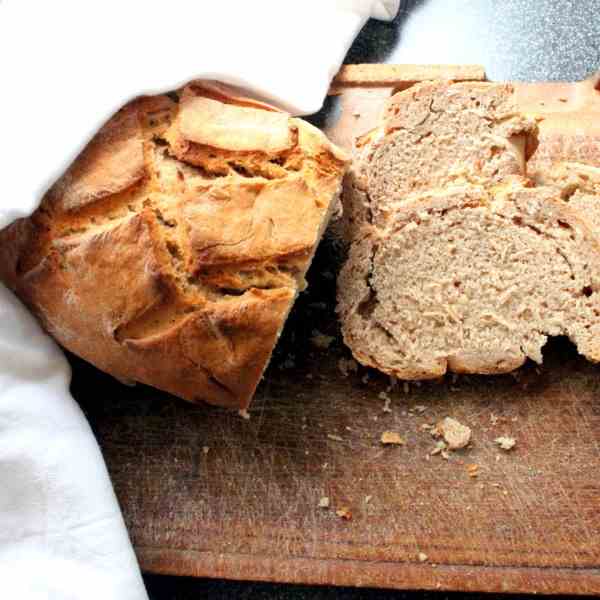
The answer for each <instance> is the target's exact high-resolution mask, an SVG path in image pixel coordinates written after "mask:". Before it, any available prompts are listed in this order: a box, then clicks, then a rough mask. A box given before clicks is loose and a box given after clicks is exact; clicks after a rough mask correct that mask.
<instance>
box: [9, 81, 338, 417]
mask: <svg viewBox="0 0 600 600" xmlns="http://www.w3.org/2000/svg"><path fill="white" fill-rule="evenodd" d="M347 161H348V159H347V157H346V156H345V154H344V153H342V152H341V151H340V150H338V149H337V148H335V147H334V146H333V145H332V144H331V143H329V141H328V140H327V139H326V138H325V137H324V135H323V134H322V133H321V132H320V131H318V130H317V129H315V128H314V127H312V126H311V125H310V124H308V123H306V122H304V121H302V120H299V119H296V118H291V117H290V116H289V115H288V114H285V113H282V112H280V111H278V110H276V109H274V108H273V107H270V106H268V105H265V104H263V103H260V102H257V101H255V100H252V99H249V98H245V97H243V96H242V95H241V94H240V93H239V91H238V90H235V89H233V88H230V87H227V86H223V85H220V84H216V83H212V82H196V83H194V84H191V85H188V86H187V87H186V88H185V89H183V91H182V92H181V94H180V95H179V96H178V97H175V98H173V97H167V96H159V97H148V98H142V99H139V100H136V101H134V102H132V103H131V104H129V105H128V106H126V107H125V108H123V109H122V110H121V111H120V112H119V113H118V114H117V115H115V116H114V117H113V118H112V119H111V120H110V121H109V122H108V123H107V124H106V125H105V126H104V127H103V129H102V130H101V131H100V132H99V133H98V135H97V136H96V137H95V138H94V139H93V140H92V142H91V143H90V144H89V145H88V147H87V148H86V149H85V150H84V152H83V153H82V154H81V156H80V157H79V158H78V159H77V160H76V161H75V163H74V164H73V165H72V166H71V167H70V168H69V170H68V172H67V173H66V174H65V175H64V176H63V177H62V178H61V179H60V181H58V182H57V183H56V185H54V186H53V188H52V189H51V190H50V191H49V192H48V194H47V196H46V197H45V198H44V200H43V202H42V204H41V206H40V208H39V209H38V210H37V211H36V213H35V214H34V215H33V216H32V217H31V218H30V219H25V220H21V221H18V222H16V223H14V224H13V225H11V226H10V227H8V228H7V229H5V230H4V231H2V232H0V265H1V266H0V277H1V278H2V280H3V281H4V282H5V283H7V284H8V285H9V286H10V287H12V289H14V290H15V292H16V293H17V294H18V295H19V296H20V297H21V298H22V299H23V300H24V301H25V302H27V304H28V305H29V306H30V307H31V308H32V310H33V311H34V312H35V313H36V314H37V315H38V316H39V318H40V320H41V322H42V324H43V326H44V327H45V328H46V329H47V331H48V332H50V333H51V334H52V335H53V336H54V337H55V338H56V339H57V340H58V341H59V342H60V343H61V344H62V345H63V346H64V347H65V348H67V349H69V350H70V351H72V352H74V353H75V354H77V355H79V356H81V357H83V358H84V359H86V360H88V361H89V362H91V363H93V364H94V365H96V366H97V367H98V368H100V369H102V370H103V371H106V372H107V373H110V374H112V375H114V376H115V377H117V378H120V379H123V380H127V381H139V382H143V383H146V384H149V385H152V386H155V387H157V388H159V389H162V390H165V391H168V392H171V393H172V394H175V395H177V396H180V397H181V398H184V399H186V400H190V401H200V400H204V401H207V402H210V403H213V404H218V405H223V406H231V407H240V408H245V407H247V406H248V404H249V402H250V400H251V398H252V395H253V393H254V390H255V388H256V386H257V384H258V382H259V380H260V378H261V376H262V373H263V371H264V369H265V367H266V365H267V363H268V361H269V358H270V355H271V352H272V350H273V348H274V346H275V343H276V341H277V339H278V336H279V334H280V332H281V330H282V327H283V325H284V322H285V320H286V317H287V315H288V313H289V311H290V309H291V307H292V304H293V302H294V299H295V298H296V295H297V294H298V292H299V291H300V290H301V289H303V287H304V286H305V281H304V276H305V273H306V271H307V269H308V267H309V265H310V262H311V259H312V256H313V253H314V251H315V248H316V245H317V244H318V242H319V239H320V237H321V235H322V233H323V230H324V228H325V226H326V224H327V221H328V219H329V216H330V212H331V210H332V208H333V206H334V203H335V200H336V197H337V195H338V193H339V189H340V184H341V179H342V176H343V173H344V171H345V168H346V164H347Z"/></svg>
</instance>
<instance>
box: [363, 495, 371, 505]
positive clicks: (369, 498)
mask: <svg viewBox="0 0 600 600" xmlns="http://www.w3.org/2000/svg"><path fill="white" fill-rule="evenodd" d="M372 498H373V496H370V495H369V496H365V504H369V502H371V499H372Z"/></svg>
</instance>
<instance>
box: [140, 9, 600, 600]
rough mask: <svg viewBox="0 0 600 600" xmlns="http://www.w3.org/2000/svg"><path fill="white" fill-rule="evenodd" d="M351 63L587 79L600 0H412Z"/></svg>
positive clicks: (166, 596)
mask: <svg viewBox="0 0 600 600" xmlns="http://www.w3.org/2000/svg"><path fill="white" fill-rule="evenodd" d="M346 62H348V63H365V62H390V63H479V64H483V65H484V66H485V68H486V72H487V75H488V78H489V79H492V80H523V81H545V80H546V81H547V80H570V81H574V80H578V79H583V78H585V77H586V76H587V75H589V74H591V73H592V72H594V71H595V70H597V69H600V0H404V1H402V2H401V10H400V13H399V15H398V17H397V18H396V19H395V20H394V21H393V22H391V23H382V22H378V21H370V22H369V23H367V25H366V26H365V28H364V29H363V31H362V32H361V33H360V35H359V36H358V37H357V39H356V41H355V43H354V45H353V46H352V48H351V49H350V51H349V53H348V56H347V59H346ZM327 109H328V110H324V111H323V112H322V114H320V115H317V116H316V118H314V119H313V122H315V123H317V124H319V123H322V122H323V119H324V118H326V113H327V112H329V111H330V110H332V105H331V103H329V104H328V107H327ZM145 581H146V585H147V588H148V593H149V596H150V598H151V600H192V599H194V600H196V599H199V598H210V599H211V600H230V599H234V598H235V599H238V598H239V599H260V600H284V599H285V600H308V599H309V598H310V599H311V600H330V599H333V598H336V599H344V600H358V599H366V600H392V599H398V600H400V599H403V600H417V599H419V600H421V599H422V600H425V599H427V600H442V599H443V598H450V599H452V600H454V599H458V598H468V599H470V600H478V599H480V598H481V599H483V598H485V599H486V600H493V599H494V596H490V595H477V594H475V595H474V594H448V593H443V592H439V593H431V592H390V591H378V590H359V589H346V588H316V587H302V586H287V585H269V584H264V583H260V584H259V583H243V582H226V581H219V580H214V581H211V580H197V579H191V578H176V577H163V576H156V575H147V576H145ZM496 598H502V599H506V598H510V597H509V596H496ZM519 598H523V596H522V595H521V596H519ZM555 598H557V597H555Z"/></svg>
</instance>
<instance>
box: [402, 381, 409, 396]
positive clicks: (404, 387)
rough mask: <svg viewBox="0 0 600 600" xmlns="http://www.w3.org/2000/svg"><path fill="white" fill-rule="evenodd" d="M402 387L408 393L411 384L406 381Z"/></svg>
mask: <svg viewBox="0 0 600 600" xmlns="http://www.w3.org/2000/svg"><path fill="white" fill-rule="evenodd" d="M402 389H403V390H404V393H405V394H408V393H409V392H410V385H409V383H408V381H405V382H404V383H403V384H402Z"/></svg>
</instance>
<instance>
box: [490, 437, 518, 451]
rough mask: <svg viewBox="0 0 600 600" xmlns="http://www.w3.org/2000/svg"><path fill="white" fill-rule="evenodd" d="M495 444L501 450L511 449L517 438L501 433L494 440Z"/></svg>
mask: <svg viewBox="0 0 600 600" xmlns="http://www.w3.org/2000/svg"><path fill="white" fill-rule="evenodd" d="M494 441H495V442H496V444H498V446H500V448H502V450H506V451H508V450H511V449H512V448H514V447H515V445H516V444H517V440H515V438H511V437H508V436H507V435H502V436H500V437H497V438H496V439H495V440H494Z"/></svg>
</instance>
